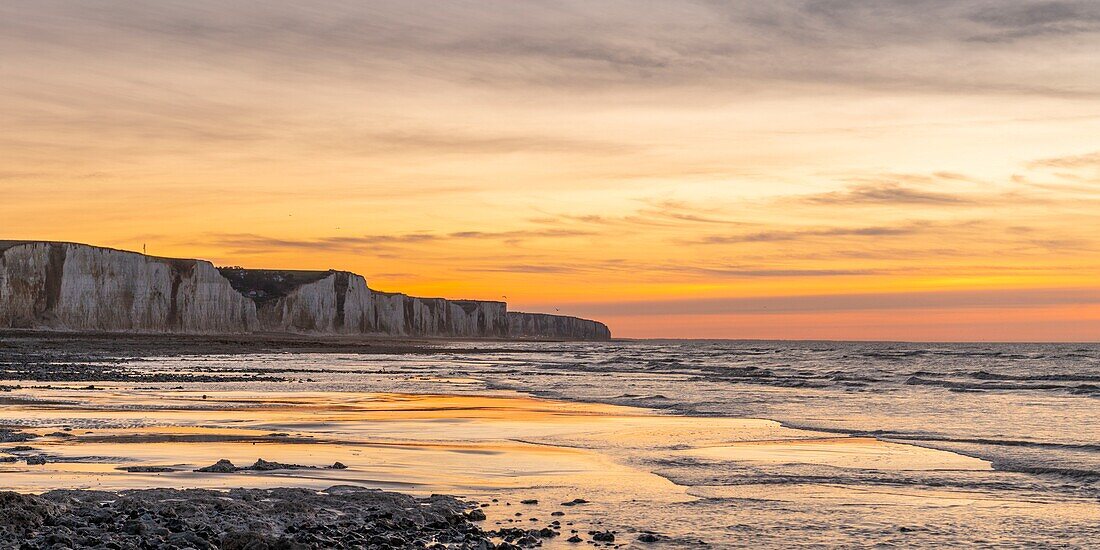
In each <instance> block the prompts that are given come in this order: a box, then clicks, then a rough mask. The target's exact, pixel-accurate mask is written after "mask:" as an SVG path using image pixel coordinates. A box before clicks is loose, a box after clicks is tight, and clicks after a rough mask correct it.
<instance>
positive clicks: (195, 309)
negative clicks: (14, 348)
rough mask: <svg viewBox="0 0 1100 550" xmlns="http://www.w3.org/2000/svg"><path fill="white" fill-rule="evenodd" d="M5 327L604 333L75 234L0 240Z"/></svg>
mask: <svg viewBox="0 0 1100 550" xmlns="http://www.w3.org/2000/svg"><path fill="white" fill-rule="evenodd" d="M0 328H47V329H54V330H68V331H105V332H114V331H124V332H150V333H157V332H171V333H190V334H218V333H249V332H289V333H307V334H364V335H393V336H440V337H459V338H532V339H563V340H607V339H609V338H611V332H610V331H609V330H608V328H607V326H606V325H604V324H603V323H599V322H597V321H590V320H587V319H578V318H575V317H565V316H560V315H546V314H540V313H519V312H511V311H507V305H506V304H505V303H504V302H493V301H475V300H446V299H443V298H416V297H412V296H406V295H404V294H394V293H388V292H379V291H376V290H373V289H371V288H369V287H368V286H367V282H366V280H365V279H364V278H363V277H362V276H360V275H356V274H354V273H349V272H346V271H286V270H260V269H241V268H221V269H219V268H215V267H214V266H213V265H212V264H211V263H210V262H207V261H204V260H184V259H173V258H158V257H153V256H146V255H144V254H138V253H135V252H126V251H121V250H114V249H109V248H101V247H95V246H88V245H82V244H73V243H55V242H41V241H0Z"/></svg>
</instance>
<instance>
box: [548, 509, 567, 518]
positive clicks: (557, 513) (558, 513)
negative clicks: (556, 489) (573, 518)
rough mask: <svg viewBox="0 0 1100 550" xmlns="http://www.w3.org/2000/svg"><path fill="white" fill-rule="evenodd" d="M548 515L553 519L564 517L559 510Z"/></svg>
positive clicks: (563, 513)
mask: <svg viewBox="0 0 1100 550" xmlns="http://www.w3.org/2000/svg"><path fill="white" fill-rule="evenodd" d="M550 515H551V516H554V517H560V516H564V515H565V512H562V511H561V510H555V511H553V512H550Z"/></svg>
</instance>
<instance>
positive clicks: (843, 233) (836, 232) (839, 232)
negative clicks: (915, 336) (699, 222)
mask: <svg viewBox="0 0 1100 550" xmlns="http://www.w3.org/2000/svg"><path fill="white" fill-rule="evenodd" d="M932 227H935V225H934V224H932V223H931V222H925V221H916V222H910V223H908V224H905V225H897V226H887V225H881V226H863V227H818V228H812V227H811V228H798V229H789V230H779V229H776V230H767V231H757V232H752V233H740V234H734V235H709V236H706V237H704V238H702V239H698V240H693V241H690V242H691V243H693V244H734V243H760V242H782V241H798V240H803V239H811V238H821V237H897V236H905V235H915V234H918V233H923V232H925V231H927V230H928V229H929V228H932Z"/></svg>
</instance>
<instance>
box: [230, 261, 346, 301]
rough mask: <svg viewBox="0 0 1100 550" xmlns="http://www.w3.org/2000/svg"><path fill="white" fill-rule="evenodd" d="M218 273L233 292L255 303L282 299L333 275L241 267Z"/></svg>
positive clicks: (329, 273)
mask: <svg viewBox="0 0 1100 550" xmlns="http://www.w3.org/2000/svg"><path fill="white" fill-rule="evenodd" d="M218 272H220V273H221V274H222V277H225V278H226V279H228V280H229V284H230V285H231V286H232V287H233V289H234V290H236V291H237V292H240V293H241V294H243V295H244V296H246V297H248V298H251V299H252V300H253V301H255V302H257V303H263V302H268V301H271V300H275V299H278V298H282V297H283V296H286V295H288V294H290V293H291V292H293V291H294V289H296V288H298V287H300V286H302V285H308V284H310V283H315V282H317V281H320V280H321V279H324V278H325V277H328V276H329V275H332V274H333V273H335V271H333V270H329V271H308V270H292V269H245V268H243V267H236V266H233V267H219V268H218Z"/></svg>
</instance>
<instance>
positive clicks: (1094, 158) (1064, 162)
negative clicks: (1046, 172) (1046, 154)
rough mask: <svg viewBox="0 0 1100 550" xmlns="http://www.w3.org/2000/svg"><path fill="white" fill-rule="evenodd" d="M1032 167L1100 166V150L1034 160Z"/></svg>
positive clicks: (1071, 167) (1074, 167) (1076, 167)
mask: <svg viewBox="0 0 1100 550" xmlns="http://www.w3.org/2000/svg"><path fill="white" fill-rule="evenodd" d="M1031 167H1033V168H1065V169H1081V168H1100V151H1095V152H1092V153H1086V154H1083V155H1072V156H1066V157H1054V158H1046V159H1041V160H1037V161H1034V162H1032V163H1031Z"/></svg>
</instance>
